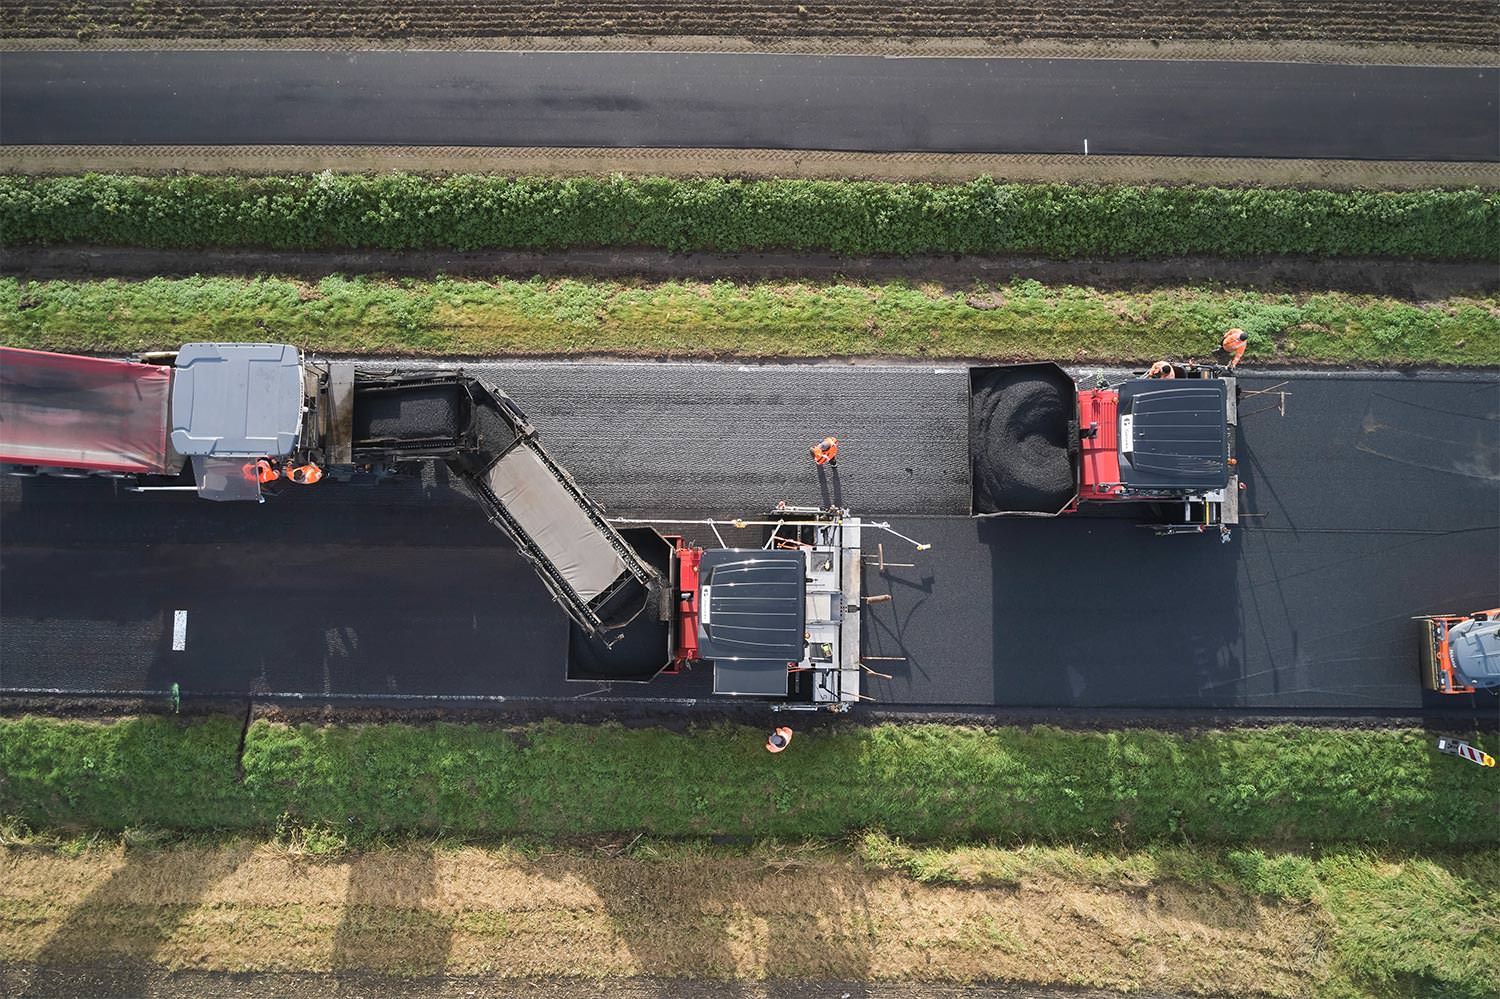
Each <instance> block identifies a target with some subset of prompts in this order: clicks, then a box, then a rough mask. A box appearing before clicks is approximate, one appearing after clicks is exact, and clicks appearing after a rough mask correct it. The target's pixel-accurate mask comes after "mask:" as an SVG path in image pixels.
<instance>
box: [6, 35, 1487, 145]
mask: <svg viewBox="0 0 1500 999" xmlns="http://www.w3.org/2000/svg"><path fill="white" fill-rule="evenodd" d="M1496 81H1497V76H1496V71H1495V70H1491V69H1472V68H1451V67H1448V68H1444V67H1405V66H1338V65H1310V64H1292V63H1235V62H1191V61H1171V60H1082V59H934V58H914V59H889V58H879V57H873V56H799V55H746V54H690V53H644V52H573V53H564V52H421V51H405V52H392V51H384V52H306V51H212V52H188V51H170V52H167V51H156V52H153V51H119V52H7V53H5V54H4V56H3V58H0V143H5V144H12V145H30V144H125V145H141V144H176V145H185V144H207V145H226V144H293V145H299V144H315V145H327V144H333V145H454V146H518V147H527V146H571V147H580V146H582V147H589V146H602V147H676V148H733V149H826V150H844V151H931V152H989V153H1082V152H1085V148H1084V143H1085V141H1087V143H1088V149H1087V152H1089V153H1091V154H1132V155H1157V156H1209V157H1214V156H1226V157H1293V158H1347V159H1361V160H1446V161H1489V162H1493V161H1495V160H1497V159H1500V115H1497V110H1500V101H1497V85H1496Z"/></svg>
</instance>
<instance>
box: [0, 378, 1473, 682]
mask: <svg viewBox="0 0 1500 999" xmlns="http://www.w3.org/2000/svg"><path fill="white" fill-rule="evenodd" d="M477 367H480V368H481V369H482V370H483V373H484V374H485V375H486V376H487V377H490V378H493V379H495V380H497V381H498V382H499V383H500V384H501V385H502V386H504V387H505V388H506V389H507V390H509V391H511V392H512V394H514V395H515V397H516V398H517V400H518V401H519V402H520V403H521V404H522V405H523V407H525V408H526V409H527V410H528V411H529V413H530V415H531V417H532V419H533V420H534V422H535V423H536V424H537V426H538V428H539V429H540V431H541V432H542V433H543V434H544V435H545V437H544V439H546V440H547V441H548V444H549V448H550V450H552V452H553V453H554V454H555V456H556V457H557V458H558V460H559V461H560V462H562V463H563V464H564V465H565V466H566V467H568V468H569V469H570V470H571V471H572V472H573V473H574V475H575V477H576V478H577V479H578V481H579V483H580V485H582V486H583V487H584V488H585V489H588V490H592V491H594V492H596V493H598V494H600V495H602V496H606V497H607V498H608V499H609V500H610V501H612V502H614V503H618V501H619V500H620V499H621V498H626V497H630V498H633V499H634V502H632V503H631V504H630V506H633V507H639V508H643V509H646V508H654V509H655V510H657V511H658V513H659V515H663V516H666V515H672V514H677V513H681V514H688V515H699V516H701V515H702V513H703V512H704V510H705V509H706V508H708V507H709V505H710V503H709V501H705V500H703V499H702V498H701V497H700V498H698V499H693V498H692V497H693V496H694V495H695V493H705V494H707V495H709V496H711V497H712V500H711V503H712V504H715V505H717V504H722V505H720V506H718V512H719V513H722V514H730V515H732V514H736V513H753V512H756V511H757V510H758V508H759V507H760V506H761V505H762V504H764V503H767V502H771V501H774V500H776V499H779V498H781V496H782V495H789V496H793V497H797V496H815V495H816V494H817V491H818V489H819V485H818V483H817V480H816V474H815V472H814V470H813V468H812V466H811V463H810V462H808V463H806V464H805V465H804V464H803V463H802V458H801V453H802V452H801V449H802V448H805V446H806V445H805V443H804V442H803V441H802V440H801V437H800V436H799V434H800V433H801V424H803V423H807V424H808V425H809V426H811V425H812V424H813V423H818V425H819V426H822V425H825V424H826V425H829V426H830V429H833V430H835V431H837V432H840V433H841V434H848V435H849V436H848V439H851V440H854V441H856V442H857V443H854V444H851V445H849V446H848V447H847V448H846V449H845V450H844V451H843V452H842V453H841V454H840V459H839V465H840V467H841V468H842V469H843V470H844V475H845V476H846V479H845V489H844V495H843V497H842V498H843V501H844V502H845V503H847V504H849V505H850V506H852V507H853V508H854V509H856V510H857V511H859V512H861V513H864V514H871V515H878V514H881V513H889V514H892V515H894V516H893V518H892V519H893V523H894V524H895V526H896V527H897V528H899V529H900V530H903V531H905V532H906V533H908V534H911V535H913V536H915V537H917V538H919V539H921V540H923V541H928V542H931V543H932V544H933V549H932V551H931V552H928V553H925V554H922V555H918V556H915V557H911V552H910V550H909V549H905V548H904V547H903V546H901V545H900V544H899V543H893V544H888V545H887V547H886V550H887V557H888V558H889V559H891V560H893V561H895V560H899V561H906V562H913V561H915V562H917V563H918V567H917V568H915V569H891V570H889V571H888V573H887V576H886V577H885V578H882V576H881V574H880V573H878V572H877V571H875V570H870V571H868V572H867V575H866V581H865V588H866V591H867V592H873V593H885V592H889V593H891V594H892V595H893V597H894V599H893V600H892V601H891V602H889V603H885V604H877V605H873V606H872V607H871V608H870V609H869V611H868V614H869V617H868V619H867V622H866V628H865V635H866V652H867V653H868V654H872V655H893V656H906V657H908V661H907V662H904V663H900V662H898V663H888V664H886V666H887V667H889V668H888V670H887V671H888V672H892V673H893V674H895V677H896V678H895V680H894V681H891V682H886V681H876V682H875V683H874V684H873V686H872V692H873V693H874V695H875V696H876V697H877V698H878V699H879V700H880V701H881V702H882V703H883V704H896V705H973V706H981V707H983V706H1016V707H1023V706H1088V707H1103V706H1117V707H1141V708H1145V707H1193V708H1218V707H1225V708H1255V709H1261V710H1275V709H1283V708H1398V709H1411V708H1415V707H1418V706H1420V705H1421V703H1422V701H1423V698H1422V694H1421V690H1420V687H1419V684H1418V681H1417V676H1416V666H1415V656H1416V630H1415V626H1414V625H1413V623H1412V622H1411V621H1410V620H1409V618H1410V617H1411V616H1412V615H1415V614H1423V613H1432V612H1440V611H1466V610H1474V609H1478V608H1481V607H1490V606H1493V605H1494V603H1495V600H1496V596H1497V593H1500V568H1497V566H1500V377H1496V376H1493V375H1480V374H1468V375H1438V376H1411V375H1399V374H1356V375H1338V376H1331V375H1299V376H1282V375H1274V376H1272V375H1262V374H1256V375H1251V376H1249V377H1247V378H1246V379H1245V380H1244V381H1245V387H1246V389H1247V390H1250V391H1253V390H1254V389H1256V388H1257V387H1265V386H1267V385H1269V384H1271V383H1272V382H1273V381H1280V380H1282V379H1283V377H1286V378H1289V379H1290V384H1289V385H1288V386H1287V388H1288V390H1289V391H1290V392H1291V395H1290V397H1289V398H1288V400H1287V415H1286V416H1285V417H1284V418H1283V417H1281V416H1279V415H1277V414H1276V413H1275V412H1265V411H1263V410H1265V409H1266V407H1270V406H1274V400H1273V399H1270V398H1266V397H1251V398H1248V399H1246V400H1244V402H1243V403H1242V412H1243V413H1245V414H1246V416H1245V417H1244V423H1243V426H1242V430H1241V445H1240V455H1241V466H1240V467H1241V472H1242V474H1243V475H1244V477H1245V479H1246V481H1247V484H1248V489H1247V491H1246V508H1247V509H1248V510H1249V511H1252V512H1253V513H1255V514H1261V515H1263V516H1254V517H1251V518H1249V522H1248V524H1247V525H1246V526H1245V527H1244V528H1242V529H1241V530H1239V531H1238V532H1237V534H1236V537H1235V540H1234V541H1233V542H1232V543H1230V544H1228V545H1221V544H1219V543H1218V542H1217V541H1216V540H1214V539H1211V538H1206V537H1198V536H1191V537H1175V538H1157V537H1154V536H1153V535H1152V534H1151V533H1150V532H1149V531H1145V530H1141V529H1139V528H1137V527H1135V526H1134V524H1133V521H1131V520H1129V519H1111V518H1081V517H1073V518H1063V519H1058V520H1053V521H1035V520H1025V521H1019V520H986V521H975V520H971V519H968V518H966V517H959V516H936V517H933V516H913V515H912V514H913V512H914V511H923V510H927V509H929V507H927V506H924V504H925V503H927V502H928V501H927V500H926V499H925V498H924V495H923V493H922V491H921V490H913V489H909V488H907V487H905V486H902V485H901V484H902V483H903V481H904V480H905V477H906V472H905V468H906V467H907V466H906V465H905V464H904V463H903V462H904V461H905V460H906V459H905V458H903V457H900V456H901V455H903V454H904V453H905V451H906V449H908V448H909V447H910V445H911V442H912V441H913V440H915V439H917V438H918V437H920V435H921V434H923V433H926V432H928V431H929V430H930V429H931V428H933V427H938V426H942V425H943V424H944V421H945V420H946V419H947V418H948V416H950V415H952V414H949V413H947V412H946V411H947V410H948V409H952V408H956V407H958V406H959V405H960V404H961V400H962V396H961V394H955V393H954V392H953V391H952V387H953V385H954V384H956V383H957V381H956V380H957V377H958V376H957V374H956V369H932V368H920V367H915V366H913V367H903V368H892V367H874V366H871V367H864V366H850V367H829V368H827V369H824V370H825V371H826V373H827V376H828V377H827V379H826V382H827V386H825V387H827V388H834V389H836V391H834V392H832V393H831V394H819V393H817V392H812V391H811V385H810V383H809V382H808V381H807V380H806V379H807V378H808V377H810V375H809V373H813V374H815V373H816V372H815V371H814V369H810V368H795V369H788V368H781V367H776V366H765V367H752V368H737V367H734V366H725V365H716V366H708V365H703V366H695V365H663V366H660V367H659V368H656V369H654V370H653V371H652V372H650V376H651V377H649V378H648V377H647V372H644V371H643V370H642V369H643V368H646V367H647V366H643V365H623V364H572V365H561V364H556V365H546V364H538V363H534V362H533V363H517V364H500V365H482V366H477ZM564 376H566V377H564ZM893 379H894V381H895V382H897V383H899V384H901V385H903V386H905V387H904V388H903V389H901V391H902V392H904V393H905V394H904V395H898V401H910V400H920V401H922V406H923V410H924V411H923V413H922V415H921V418H920V420H917V421H914V428H908V429H905V430H903V429H902V428H901V420H899V419H890V418H889V416H890V414H891V413H892V412H898V411H897V410H888V411H883V412H881V413H880V414H879V419H883V420H887V422H886V423H884V424H882V423H880V422H878V421H876V422H871V420H872V415H871V410H870V409H869V400H871V399H873V398H875V397H876V396H878V395H880V394H882V393H883V392H885V391H886V390H887V389H888V388H889V387H890V385H891V383H892V381H893ZM564 384H566V385H567V386H568V388H567V390H566V391H564V390H563V388H562V386H563V385H564ZM694 385H697V386H699V390H700V391H701V390H703V387H704V386H707V387H708V388H709V390H710V391H709V392H706V393H705V397H707V398H710V399H711V400H713V401H712V404H711V405H708V406H706V407H705V408H703V409H702V410H701V411H697V412H695V410H694V408H693V407H692V406H691V405H688V404H686V401H688V400H691V398H692V395H691V393H692V391H693V386H694ZM730 385H735V386H738V391H737V392H734V393H733V394H730V395H726V393H728V392H729V389H728V388H727V386H730ZM789 389H790V390H789ZM893 391H894V390H893ZM614 400H628V403H627V404H624V405H615V404H614ZM653 400H654V403H653ZM841 400H847V401H841ZM726 406H728V407H734V408H737V409H738V410H739V411H740V412H741V414H742V417H743V421H744V423H745V424H746V425H753V426H758V427H761V428H767V427H771V426H772V425H773V424H774V420H773V419H772V418H771V417H773V416H778V415H779V418H783V419H785V420H787V422H788V424H789V426H790V429H789V430H788V431H787V432H786V433H785V435H784V436H777V435H775V434H772V433H769V432H765V433H762V434H761V435H760V438H759V443H758V444H756V445H755V446H754V447H751V448H734V447H730V446H727V444H726V442H728V441H731V440H733V438H734V428H733V426H731V425H729V424H728V423H727V422H726V421H725V416H724V414H725V411H726V410H725V407H726ZM841 407H842V408H841ZM819 414H821V415H819ZM580 421H581V422H580ZM819 421H822V422H819ZM584 424H587V425H589V426H590V427H591V430H590V432H589V433H587V434H583V433H580V432H578V431H577V430H576V429H575V430H574V435H573V436H569V435H568V434H567V429H568V428H577V427H579V426H581V425H584ZM887 432H889V434H890V435H891V439H890V441H889V444H888V445H887V444H886V443H885V438H884V436H883V435H884V434H885V433H887ZM604 437H610V438H613V439H611V440H608V441H606V442H604V443H603V446H601V438H604ZM685 438H686V439H693V438H701V439H703V440H706V441H709V442H717V443H718V444H719V445H720V446H719V449H718V450H717V452H714V453H715V458H714V459H713V460H711V461H709V460H705V461H704V463H703V464H702V466H701V468H699V469H698V472H697V475H696V477H693V476H687V477H682V478H679V477H677V476H678V475H679V474H682V473H681V470H680V469H677V468H676V466H675V465H674V464H673V462H676V461H679V460H681V459H680V457H674V456H677V455H678V452H677V451H676V448H675V445H674V444H673V442H674V441H678V440H681V439H685ZM887 448H889V450H888V449H887ZM709 450H710V451H712V449H709ZM782 452H790V454H783V453H782ZM946 455H947V451H946V450H943V451H941V452H939V453H938V454H936V456H935V457H932V458H931V461H932V462H933V463H934V464H933V465H931V466H929V467H928V471H931V472H933V474H941V473H942V470H943V467H944V463H945V462H947V461H949V460H950V459H949V458H948V457H947V456H946ZM653 456H658V457H653ZM893 456H895V457H896V460H894V461H892V460H891V458H892V457H893ZM783 461H784V462H785V469H786V471H785V472H784V479H783V481H782V482H781V483H780V486H781V488H780V489H778V488H777V483H776V482H774V481H773V480H774V478H775V476H776V475H781V474H783V473H781V472H780V471H775V472H774V474H773V475H772V476H771V477H769V478H768V477H767V475H766V469H767V468H768V467H770V468H772V469H773V470H776V469H780V468H782V465H781V463H782V462H783ZM661 463H665V466H666V467H667V468H668V469H669V470H670V474H668V475H664V474H663V472H662V468H661V467H658V466H659V465H660V464H661ZM689 464H691V462H689ZM950 492H951V489H950V488H949V487H948V486H944V487H943V488H942V489H939V490H938V492H937V493H936V497H937V500H938V502H939V503H946V502H950V501H951V496H950V498H949V499H947V500H945V499H943V497H944V496H948V495H949V494H950ZM616 509H617V510H618V509H619V507H618V506H617V507H616ZM873 543H874V539H873V537H872V539H871V541H870V543H869V544H867V547H868V548H873ZM176 610H186V611H188V624H187V631H186V639H187V640H186V648H185V649H184V650H183V651H180V652H173V651H172V650H171V642H172V630H173V628H172V624H173V612H174V611H176ZM565 642H566V621H565V618H564V616H563V614H562V612H561V610H560V609H558V608H556V607H552V606H550V604H549V601H548V598H547V595H546V593H545V591H544V589H543V587H542V585H541V583H540V582H539V581H538V580H537V579H536V578H535V576H534V575H533V574H532V572H531V570H530V569H529V568H528V567H527V566H525V565H524V564H523V563H522V562H521V560H520V558H519V556H517V555H516V553H515V552H514V551H513V550H512V549H511V547H510V546H509V544H508V543H507V542H506V541H505V539H504V538H503V537H502V536H500V535H499V534H498V533H496V532H495V531H493V530H492V529H491V528H489V527H488V525H487V524H486V523H485V522H484V519H483V515H482V514H481V512H480V510H479V508H478V506H476V505H474V504H472V503H470V502H469V501H468V500H467V499H466V498H465V497H463V496H462V495H461V494H459V493H458V492H456V491H455V490H454V489H452V488H450V487H449V486H448V485H447V483H446V482H445V481H444V480H443V478H442V476H441V475H440V474H438V473H434V475H433V476H432V477H430V478H428V479H427V480H426V481H423V482H404V483H385V484H382V485H379V486H375V487H360V486H338V485H336V484H329V485H324V486H320V487H318V488H316V489H310V490H306V491H301V492H291V493H289V494H287V495H285V496H283V497H280V498H278V499H276V500H274V501H272V502H269V503H267V504H264V505H262V506H259V507H246V506H238V505H232V504H213V503H206V502H203V501H200V500H197V499H196V498H195V497H193V496H191V495H182V494H158V495H153V496H141V495H120V496H116V495H115V494H114V491H113V488H112V486H111V485H110V484H108V483H104V482H97V481H94V482H67V481H36V480H27V481H22V480H15V479H7V480H5V481H4V485H3V488H0V686H3V687H6V688H28V689H35V688H46V689H66V690H77V691H83V690H97V691H120V692H123V691H160V690H164V689H166V688H167V687H168V686H170V684H171V683H173V682H177V683H179V684H181V685H182V687H183V689H184V690H185V691H187V692H188V693H189V695H192V694H197V693H209V692H220V693H243V692H245V691H249V690H257V691H262V692H275V693H302V694H306V695H309V696H311V697H313V698H314V699H317V698H322V697H324V696H328V695H331V696H364V697H396V698H400V697H423V696H448V697H453V696H465V697H508V698H517V697H558V696H564V697H566V696H577V695H580V694H587V693H588V692H589V691H590V690H592V689H593V688H592V687H590V686H580V685H576V684H569V683H567V682H566V681H564V680H563V679H562V677H563V658H564V655H565ZM708 685H709V677H708V676H707V675H706V674H702V675H689V676H683V677H677V678H663V679H661V680H658V681H656V682H654V683H652V684H650V685H648V686H645V687H631V686H627V685H621V686H618V687H616V688H615V690H614V691H613V694H614V695H617V696H637V695H639V696H653V697H689V698H690V697H701V696H704V695H705V694H706V693H707V690H708ZM1478 707H1479V709H1480V710H1485V711H1493V710H1495V701H1494V699H1493V698H1489V699H1484V700H1481V701H1479V702H1478Z"/></svg>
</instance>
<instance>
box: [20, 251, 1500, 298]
mask: <svg viewBox="0 0 1500 999" xmlns="http://www.w3.org/2000/svg"><path fill="white" fill-rule="evenodd" d="M266 274H273V275H279V276H290V277H302V278H308V279H313V280H316V279H319V278H322V277H326V276H328V275H331V274H388V275H394V276H402V277H437V276H440V275H441V276H446V277H469V278H481V279H487V278H494V277H497V276H510V277H521V278H526V277H532V276H536V275H541V276H545V277H589V278H599V279H619V278H635V279H646V280H695V281H707V280H717V279H723V280H746V281H776V280H802V281H846V280H854V281H873V282H884V281H908V282H911V281H930V282H936V283H939V284H944V285H947V286H949V287H972V286H973V285H974V284H975V282H986V283H1002V282H1009V281H1012V280H1017V279H1031V280H1036V281H1040V282H1042V283H1044V284H1072V285H1087V286H1090V287H1095V288H1105V289H1140V288H1149V287H1180V286H1183V285H1205V284H1206V285H1222V286H1227V287H1235V288H1244V289H1251V290H1269V291H1345V292H1353V293H1360V294H1379V295H1387V296H1390V297H1394V298H1400V299H1407V300H1413V301H1434V300H1439V299H1444V298H1449V297H1453V296H1462V295H1485V294H1495V293H1496V292H1497V291H1500V270H1497V269H1496V268H1495V267H1494V266H1493V265H1491V264H1487V263H1482V262H1470V263H1464V262H1449V263H1444V262H1437V261H1419V260H1387V259H1375V258H1362V257H1356V258H1348V259H1332V258H1313V257H1255V258H1219V257H1204V256H1193V257H1168V258H1163V259H1160V260H1144V259H1133V258H1122V259H1110V258H1081V259H1077V260H1050V259H1047V258H1045V257H1029V256H960V255H936V254H933V255H923V256H916V257H842V256H839V255H837V254H831V253H799V252H794V251H786V252H767V253H739V254H728V253H726V254H716V253H671V252H668V251H666V250H565V251H558V252H552V253H541V252H529V251H504V250H490V251H473V252H467V253H465V252H456V251H446V250H410V251H386V252H382V251H368V252H367V251H308V252H296V251H277V250H153V249H144V248H139V247H89V246H84V247H41V248H21V249H0V275H8V276H17V277H23V278H27V279H33V280H46V279H49V278H55V279H59V280H89V279H96V278H109V277H114V278H126V279H145V278H151V277H164V276H166V277H170V276H195V275H219V276H228V277H237V276H238V277H251V276H260V275H266Z"/></svg>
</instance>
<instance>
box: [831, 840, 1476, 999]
mask: <svg viewBox="0 0 1500 999" xmlns="http://www.w3.org/2000/svg"><path fill="white" fill-rule="evenodd" d="M859 852H860V855H861V857H862V858H863V859H864V860H865V862H866V863H871V864H876V865H879V866H882V867H889V868H893V869H895V870H899V871H902V872H903V873H906V874H908V875H910V876H912V877H915V878H916V879H917V880H919V881H923V882H928V883H935V884H956V885H968V886H976V887H978V886H1000V887H1014V886H1019V885H1021V884H1022V883H1024V882H1025V881H1027V880H1029V879H1033V878H1037V877H1051V878H1057V879H1059V880H1061V881H1063V882H1066V883H1071V884H1079V883H1082V884H1088V885H1092V886H1095V887H1097V888H1099V889H1101V890H1105V891H1109V890H1119V889H1120V888H1122V887H1124V888H1127V889H1134V890H1136V891H1143V892H1144V891H1149V890H1151V889H1154V888H1157V887H1159V886H1162V885H1165V884H1170V883H1173V882H1176V883H1181V884H1185V885H1188V886H1190V887H1193V888H1197V889H1208V890H1213V891H1217V892H1221V893H1224V894H1225V895H1227V896H1231V897H1232V895H1233V894H1235V893H1245V894H1249V895H1256V896H1262V897H1266V898H1270V899H1276V900H1281V901H1284V902H1290V903H1298V904H1303V905H1311V906H1314V907H1316V908H1317V909H1319V910H1321V911H1322V912H1324V913H1325V914H1326V915H1327V918H1328V921H1329V922H1330V923H1332V925H1333V932H1332V933H1331V934H1330V937H1329V939H1328V941H1327V944H1328V946H1329V947H1330V949H1331V951H1332V953H1333V956H1334V969H1333V970H1334V975H1333V976H1332V977H1331V979H1330V980H1329V981H1327V982H1324V983H1321V984H1320V986H1319V987H1318V988H1316V989H1314V990H1313V992H1314V993H1315V994H1317V995H1322V996H1366V995H1374V996H1422V997H1429V999H1431V997H1441V996H1454V997H1457V996H1465V997H1469V996H1473V997H1479V996H1493V995H1496V994H1497V993H1500V949H1497V948H1496V947H1495V946H1494V940H1495V938H1496V936H1497V935H1500V852H1497V851H1495V850H1477V851H1472V852H1448V851H1437V852H1434V853H1431V854H1427V855H1412V854H1404V853H1396V852H1376V851H1371V850H1366V849H1348V848H1334V849H1331V850H1323V851H1316V852H1313V853H1277V852H1274V851H1273V852H1266V851H1263V850H1259V849H1233V848H1217V849H1215V848H1210V847H1204V846H1155V847H1148V848H1146V849H1144V850H1136V851H1088V850H1079V849H1077V848H1075V847H1051V846H1028V847H1021V848H1003V847H994V846H973V847H958V848H954V847H941V846H934V847H912V846H909V845H907V844H905V843H902V842H901V841H900V840H897V839H893V838H892V837H890V836H888V835H886V834H884V833H868V834H866V835H865V836H864V837H862V839H861V840H860V843H859Z"/></svg>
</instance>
